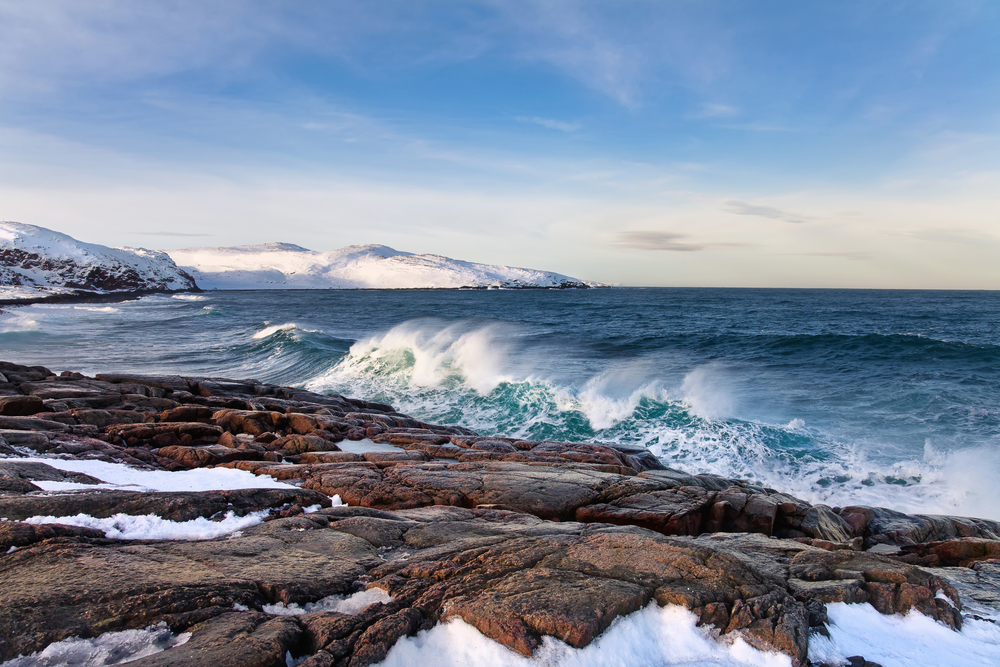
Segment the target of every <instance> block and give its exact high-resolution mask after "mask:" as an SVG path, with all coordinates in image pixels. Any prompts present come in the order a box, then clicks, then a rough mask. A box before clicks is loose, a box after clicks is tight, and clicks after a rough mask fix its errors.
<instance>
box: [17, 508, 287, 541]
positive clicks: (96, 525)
mask: <svg viewBox="0 0 1000 667" xmlns="http://www.w3.org/2000/svg"><path fill="white" fill-rule="evenodd" d="M269 514H270V510H260V511H259V512H251V513H250V514H247V515H246V516H236V513H235V512H227V513H226V515H225V517H223V519H222V520H221V521H211V520H209V519H206V518H204V517H198V518H197V519H191V520H190V521H168V520H167V519H161V518H160V517H158V516H156V515H155V514H141V515H132V514H115V515H113V516H110V517H108V518H105V519H98V518H95V517H92V516H90V515H89V514H77V515H76V516H31V517H28V518H27V519H23V523H32V524H45V523H61V524H64V525H67V526H81V527H83V528H93V529H95V530H100V531H102V532H103V533H104V536H105V537H107V538H109V539H114V540H211V539H214V538H216V537H221V536H222V535H229V534H230V533H235V532H236V531H239V530H243V529H244V528H250V527H251V526H256V525H257V524H258V523H261V522H262V521H263V520H264V519H265V518H266V517H267V516H268V515H269Z"/></svg>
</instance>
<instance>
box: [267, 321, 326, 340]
mask: <svg viewBox="0 0 1000 667" xmlns="http://www.w3.org/2000/svg"><path fill="white" fill-rule="evenodd" d="M264 324H265V325H269V324H270V323H269V322H264ZM295 330H299V331H305V332H307V333H316V331H314V330H312V329H301V328H300V327H298V326H297V325H296V324H295V322H288V323H287V324H273V325H270V326H265V327H264V328H263V329H261V330H260V331H258V332H257V333H255V334H254V335H253V336H252V338H254V340H261V339H263V338H270V337H271V336H273V335H274V334H276V333H280V332H282V331H295Z"/></svg>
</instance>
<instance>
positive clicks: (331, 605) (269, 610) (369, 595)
mask: <svg viewBox="0 0 1000 667" xmlns="http://www.w3.org/2000/svg"><path fill="white" fill-rule="evenodd" d="M389 602H392V597H391V596H390V595H389V594H388V593H386V592H385V591H384V590H382V589H381V588H375V587H373V588H369V589H368V590H364V591H358V592H357V593H354V594H353V595H348V596H346V597H345V596H343V595H330V596H327V597H325V598H323V599H321V600H317V601H316V602H307V603H305V604H304V605H301V606H300V605H298V604H296V603H294V602H293V603H291V604H289V605H286V604H284V603H282V602H278V603H276V604H266V605H263V606H262V607H261V610H262V611H263V612H264V613H266V614H274V615H275V616H300V615H302V614H312V613H315V612H318V611H335V612H338V613H341V614H350V615H352V616H353V615H354V614H358V613H360V612H361V611H362V610H363V609H365V608H367V607H370V606H371V605H373V604H379V603H381V604H387V603H389Z"/></svg>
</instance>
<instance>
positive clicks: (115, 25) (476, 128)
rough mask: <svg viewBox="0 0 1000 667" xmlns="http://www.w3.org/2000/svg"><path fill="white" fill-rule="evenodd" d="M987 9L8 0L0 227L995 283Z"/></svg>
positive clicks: (558, 262)
mask: <svg viewBox="0 0 1000 667" xmlns="http://www.w3.org/2000/svg"><path fill="white" fill-rule="evenodd" d="M998 34H1000V2H996V1H995V0H949V1H947V2H944V1H938V2H921V1H919V0H911V1H908V2H897V1H890V0H863V1H854V0H844V1H838V2H819V1H815V2H812V1H801V0H795V1H792V0H789V1H782V2H774V1H767V0H760V1H755V2H747V1H744V0H682V1H674V0H660V1H655V2H646V1H635V0H606V1H603V2H592V1H587V0H581V1H578V2H566V1H563V0H537V1H530V0H504V1H493V0H483V1H479V2H463V1H461V0H455V1H449V2H444V1H434V0H431V1H420V0H405V1H403V0H400V1H397V0H379V1H378V2H371V1H364V0H358V1H335V0H330V1H310V0H301V1H299V2H294V3H292V2H280V1H277V0H273V1H268V0H259V1H256V2H241V1H236V0H213V1H212V2H205V1H204V0H198V1H191V2H189V1H162V0H161V1H155V0H150V1H147V2H139V1H130V2H125V1H116V0H93V1H91V2H86V3H81V2H77V1H73V0H65V1H63V0H51V1H47V2H23V1H21V0H0V218H2V219H5V220H16V221H19V222H25V223H29V224H35V225H40V226H43V227H48V228H51V229H55V230H58V231H61V232H64V233H67V234H70V235H72V236H75V237H76V238H79V239H80V240H83V241H87V242H92V243H103V244H106V245H113V246H142V247H147V248H160V249H171V248H179V247H193V246H220V245H242V244H254V243H264V242H273V241H281V242H287V243H295V244H298V245H301V246H304V247H307V248H311V249H314V250H332V249H335V248H339V247H342V246H346V245H352V244H360V243H382V244H385V245H389V246H392V247H394V248H397V249H399V250H405V251H410V252H418V253H423V252H428V253H436V254H442V255H447V256H450V257H455V258H459V259H465V260H471V261H478V262H488V263H499V264H510V265H517V266H527V267H532V268H539V269H545V270H552V271H558V272H560V273H565V274H569V275H572V276H575V277H579V278H584V279H588V280H596V281H602V282H606V283H612V284H621V285H648V286H732V287H874V288H962V289H1000V39H998V37H997V35H998Z"/></svg>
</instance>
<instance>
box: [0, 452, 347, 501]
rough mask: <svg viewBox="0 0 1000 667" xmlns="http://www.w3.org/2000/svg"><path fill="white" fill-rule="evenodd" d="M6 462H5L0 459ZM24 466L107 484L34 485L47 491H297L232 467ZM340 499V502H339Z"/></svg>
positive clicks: (53, 461)
mask: <svg viewBox="0 0 1000 667" xmlns="http://www.w3.org/2000/svg"><path fill="white" fill-rule="evenodd" d="M0 460H4V459H0ZM6 460H12V461H20V462H24V463H45V464H46V465H50V466H52V467H53V468H58V469H59V470H65V471H68V472H80V473H84V474H86V475H90V476H92V477H96V478H97V479H99V480H101V481H102V482H104V484H100V485H96V484H72V483H70V482H62V483H61V485H58V484H59V483H56V482H42V481H39V482H34V483H35V485H36V486H40V487H41V488H43V489H44V490H46V491H64V490H72V489H96V488H118V489H122V490H128V491H230V490H234V489H294V488H296V487H295V486H293V485H291V484H285V483H284V482H279V481H277V480H275V479H273V478H271V477H268V476H266V475H254V474H253V473H249V472H246V471H244V470H234V469H231V468H195V469H194V470H177V471H167V470H140V469H138V468H132V467H131V466H127V465H125V464H124V463H111V462H108V461H98V460H96V459H57V458H15V459H6ZM338 500H339V499H338Z"/></svg>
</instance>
